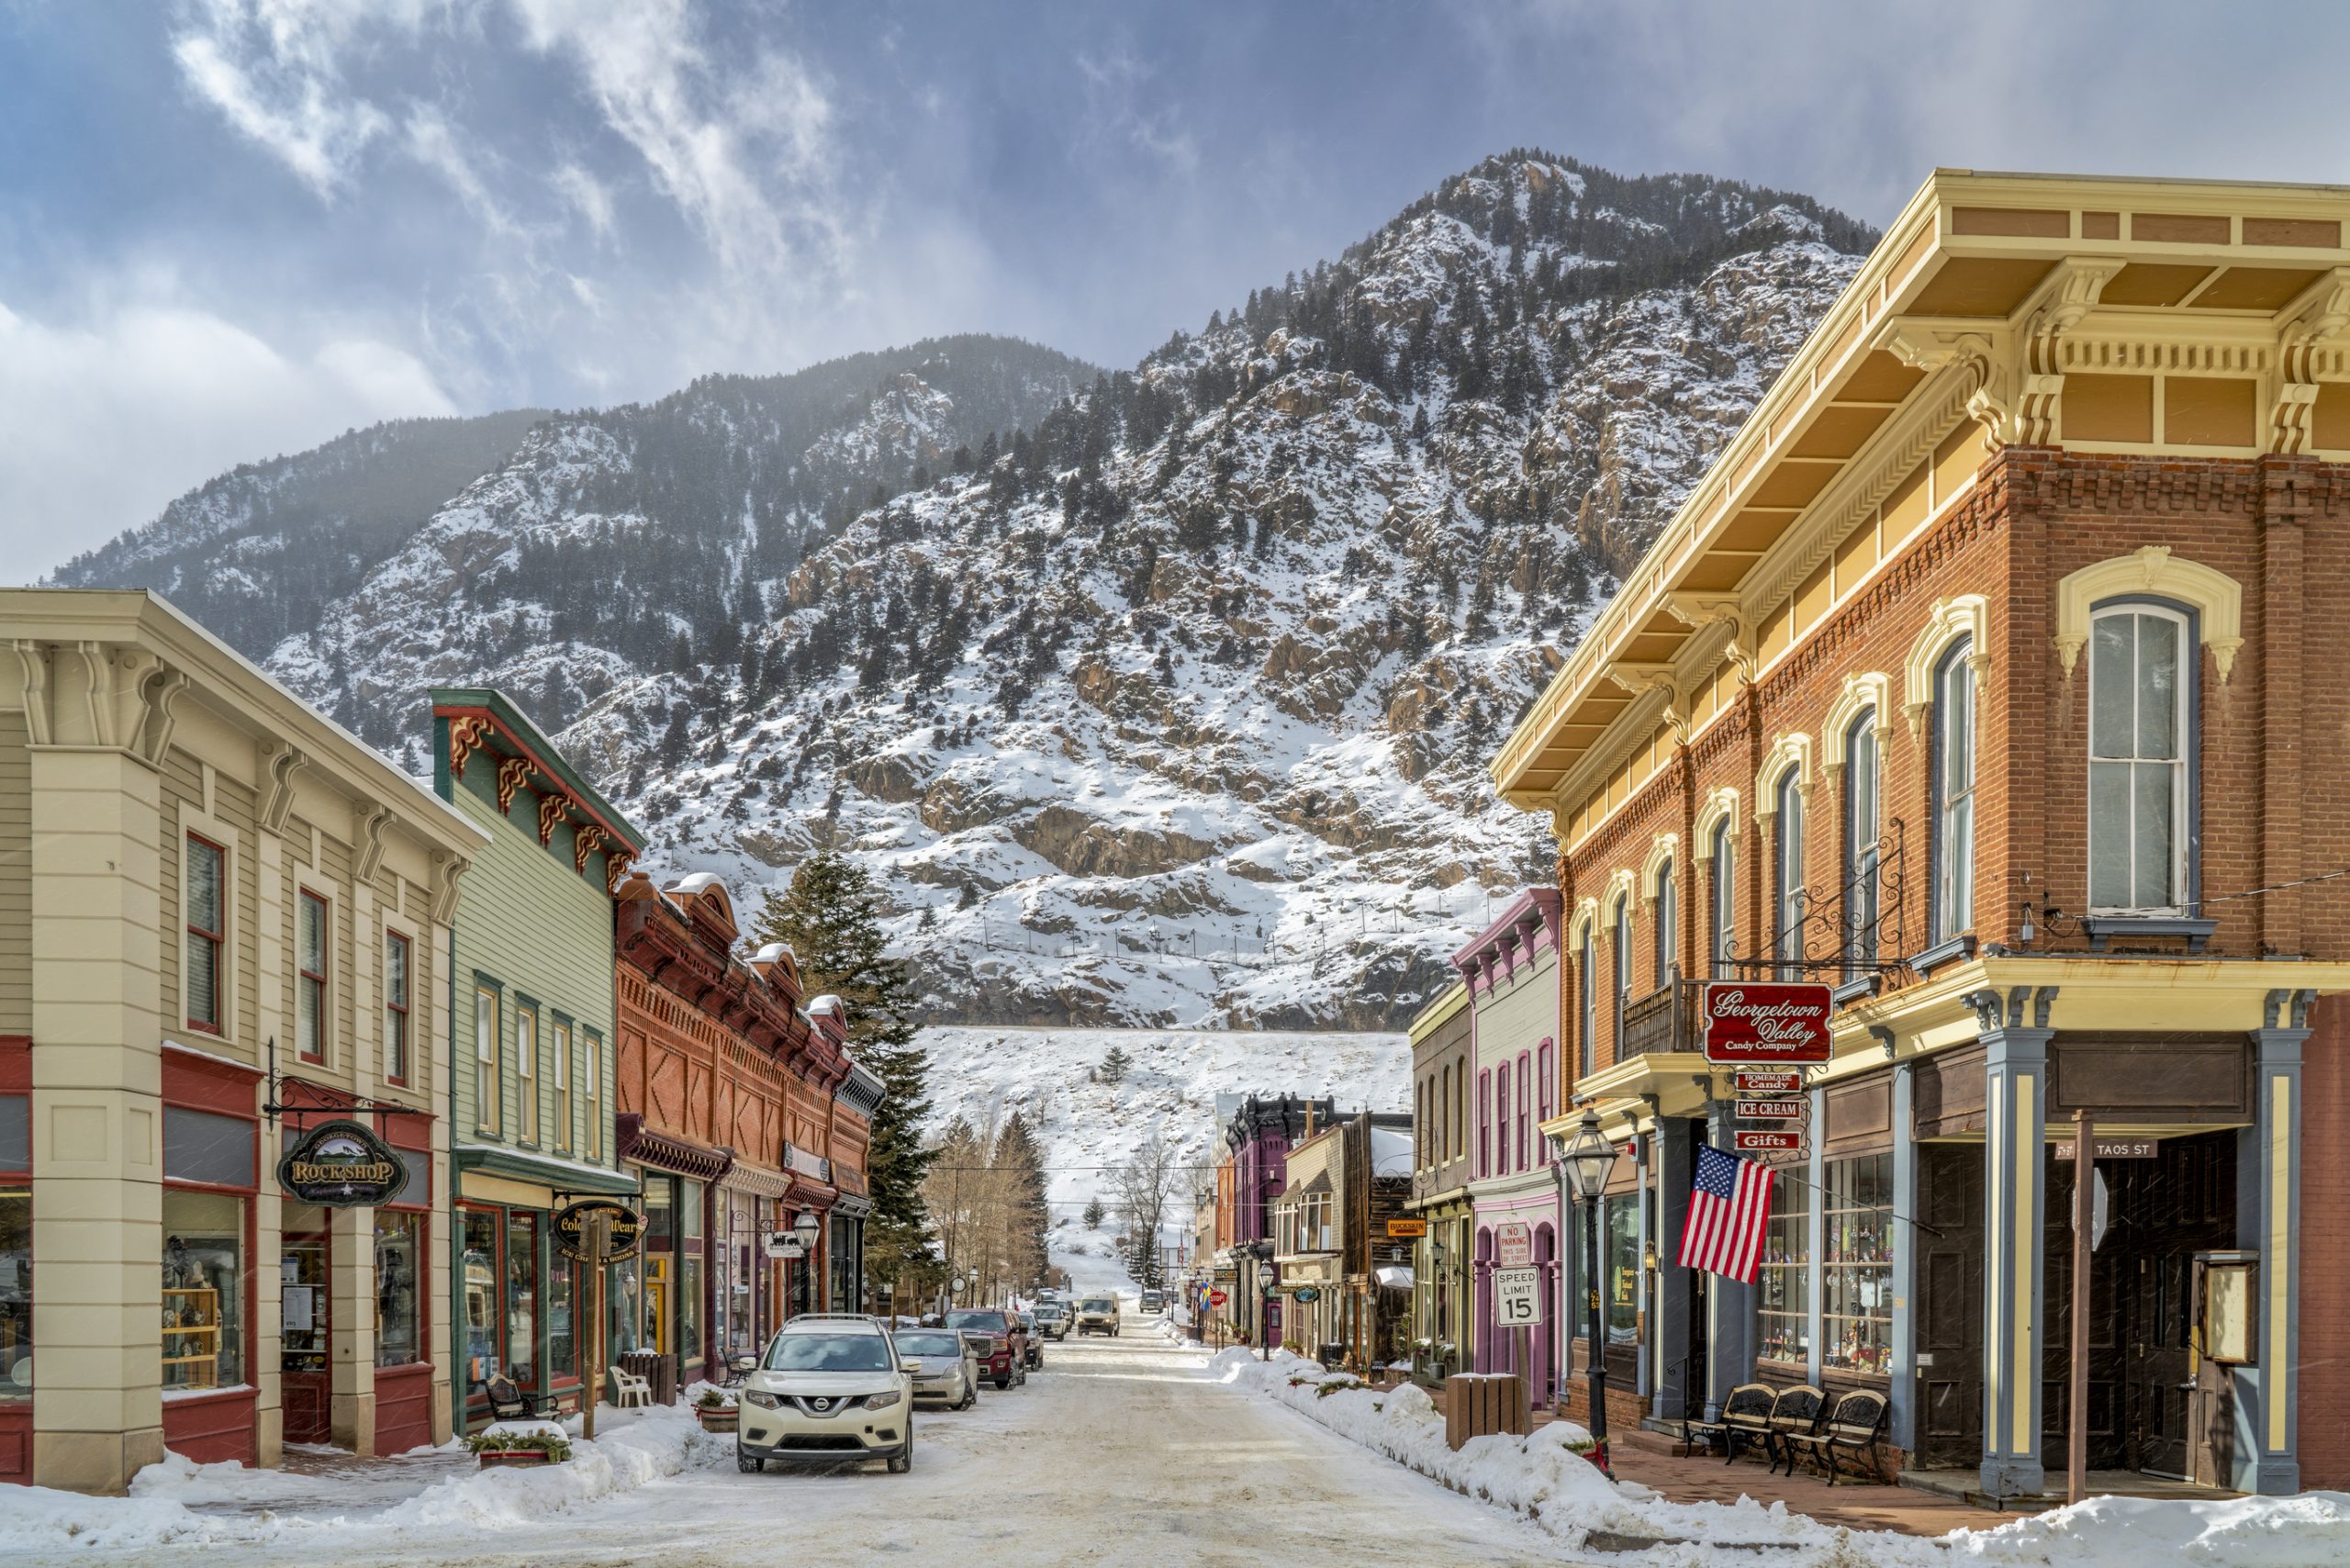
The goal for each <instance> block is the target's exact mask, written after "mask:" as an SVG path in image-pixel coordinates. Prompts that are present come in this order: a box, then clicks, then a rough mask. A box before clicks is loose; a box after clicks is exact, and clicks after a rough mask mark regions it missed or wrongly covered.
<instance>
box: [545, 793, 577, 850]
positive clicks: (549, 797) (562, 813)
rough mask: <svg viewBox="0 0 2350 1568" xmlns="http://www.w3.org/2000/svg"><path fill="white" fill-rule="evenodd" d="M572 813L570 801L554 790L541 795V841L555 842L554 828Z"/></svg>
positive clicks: (546, 842)
mask: <svg viewBox="0 0 2350 1568" xmlns="http://www.w3.org/2000/svg"><path fill="white" fill-rule="evenodd" d="M570 814H571V806H570V802H569V801H565V799H564V798H563V797H562V796H561V795H558V794H555V793H554V792H553V791H549V792H548V793H546V794H544V795H542V796H540V797H539V842H540V843H541V844H552V843H554V830H555V828H556V827H557V826H558V825H560V824H561V823H562V822H563V820H564V819H565V817H567V816H569V815H570Z"/></svg>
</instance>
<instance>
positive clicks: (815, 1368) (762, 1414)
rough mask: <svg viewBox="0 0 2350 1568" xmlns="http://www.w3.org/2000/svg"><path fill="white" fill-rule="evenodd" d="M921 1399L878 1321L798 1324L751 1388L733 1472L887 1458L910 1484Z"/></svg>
mask: <svg viewBox="0 0 2350 1568" xmlns="http://www.w3.org/2000/svg"><path fill="white" fill-rule="evenodd" d="M913 1394H914V1383H913V1374H912V1372H909V1371H907V1369H906V1367H905V1364H904V1363H903V1362H902V1361H900V1360H899V1358H898V1350H897V1347H896V1346H895V1345H894V1344H892V1343H891V1342H890V1335H889V1331H888V1330H887V1329H885V1328H883V1327H882V1326H881V1325H880V1323H879V1322H878V1321H877V1320H875V1319H873V1318H870V1317H864V1316H854V1315H851V1314H848V1313H808V1314H804V1315H802V1316H799V1317H795V1318H793V1319H792V1320H791V1321H790V1322H789V1323H787V1324H785V1325H784V1326H783V1327H781V1328H778V1329H777V1330H776V1336H775V1338H772V1339H770V1340H768V1341H767V1354H766V1355H764V1356H762V1357H760V1358H759V1367H758V1370H757V1371H756V1372H753V1373H752V1374H751V1376H750V1380H749V1382H748V1383H745V1384H744V1389H743V1394H742V1399H741V1411H742V1413H741V1416H740V1417H739V1420H738V1422H737V1425H736V1428H735V1436H734V1463H735V1468H737V1469H738V1470H743V1471H745V1472H748V1471H753V1470H765V1469H766V1468H767V1461H769V1460H774V1461H776V1462H778V1463H791V1462H800V1463H817V1464H824V1463H831V1464H839V1463H842V1462H856V1461H857V1460H862V1459H886V1460H888V1461H889V1462H890V1473H891V1474H893V1475H902V1474H904V1473H906V1472H907V1471H909V1470H912V1468H913V1463H914V1400H913Z"/></svg>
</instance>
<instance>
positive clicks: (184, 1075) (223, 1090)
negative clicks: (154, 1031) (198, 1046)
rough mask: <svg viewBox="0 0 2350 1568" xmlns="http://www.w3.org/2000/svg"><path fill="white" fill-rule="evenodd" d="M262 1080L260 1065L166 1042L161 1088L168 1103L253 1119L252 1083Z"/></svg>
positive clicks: (254, 1112)
mask: <svg viewBox="0 0 2350 1568" xmlns="http://www.w3.org/2000/svg"><path fill="white" fill-rule="evenodd" d="M260 1081H262V1070H261V1069H259V1068H257V1067H247V1066H246V1065H245V1064H244V1063H242V1062H232V1061H223V1060H221V1059H220V1058H218V1057H208V1056H199V1055H197V1054H196V1052H194V1051H179V1050H173V1048H172V1047H171V1044H170V1042H169V1041H166V1042H164V1046H163V1071H162V1091H163V1100H164V1103H167V1104H173V1105H191V1106H194V1107H195V1108H196V1109H197V1110H199V1111H218V1112H219V1113H220V1114H222V1115H226V1116H242V1117H244V1118H245V1119H246V1120H248V1121H251V1120H252V1119H253V1118H254V1117H255V1115H256V1114H257V1113H256V1111H255V1110H254V1107H253V1085H254V1084H256V1083H259V1082H260Z"/></svg>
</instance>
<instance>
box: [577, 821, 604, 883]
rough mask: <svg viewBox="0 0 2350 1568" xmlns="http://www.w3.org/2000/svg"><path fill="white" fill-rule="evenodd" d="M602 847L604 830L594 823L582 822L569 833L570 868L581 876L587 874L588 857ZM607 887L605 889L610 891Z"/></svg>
mask: <svg viewBox="0 0 2350 1568" xmlns="http://www.w3.org/2000/svg"><path fill="white" fill-rule="evenodd" d="M603 847H604V830H603V829H602V828H599V827H598V826H597V825H596V824H595V823H581V824H580V825H579V827H578V828H577V829H576V831H575V832H574V833H573V834H572V835H571V868H572V869H573V870H575V871H576V872H578V873H579V874H580V875H581V876H583V877H584V876H586V875H587V874H588V857H589V856H590V855H593V854H595V853H596V851H598V850H599V849H601V848H603ZM606 891H610V889H607V890H606Z"/></svg>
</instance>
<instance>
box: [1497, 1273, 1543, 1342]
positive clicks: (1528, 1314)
mask: <svg viewBox="0 0 2350 1568" xmlns="http://www.w3.org/2000/svg"><path fill="white" fill-rule="evenodd" d="M1541 1277H1542V1273H1541V1271H1540V1270H1539V1269H1495V1270H1494V1276H1493V1278H1494V1323H1496V1324H1497V1325H1499V1326H1500V1327H1504V1328H1532V1327H1536V1326H1538V1325H1539V1324H1540V1323H1541V1321H1542V1289H1541Z"/></svg>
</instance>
